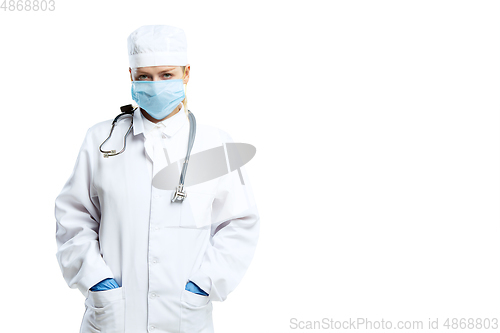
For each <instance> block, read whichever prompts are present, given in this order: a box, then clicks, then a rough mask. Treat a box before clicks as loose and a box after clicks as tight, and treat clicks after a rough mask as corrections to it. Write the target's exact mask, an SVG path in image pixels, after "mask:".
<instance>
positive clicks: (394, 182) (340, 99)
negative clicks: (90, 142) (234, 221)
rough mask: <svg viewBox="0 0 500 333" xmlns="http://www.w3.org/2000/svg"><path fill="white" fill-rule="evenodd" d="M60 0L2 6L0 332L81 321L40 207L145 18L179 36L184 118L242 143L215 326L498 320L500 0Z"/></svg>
mask: <svg viewBox="0 0 500 333" xmlns="http://www.w3.org/2000/svg"><path fill="white" fill-rule="evenodd" d="M7 6H8V3H7ZM55 8H56V9H55V10H54V11H52V12H49V11H46V12H42V11H38V12H34V11H30V12H27V11H17V10H14V11H10V10H9V9H8V8H7V10H4V9H1V10H0V29H1V32H0V59H1V65H2V66H1V68H2V70H1V74H2V78H3V79H2V80H1V83H0V88H1V89H0V95H1V96H2V114H3V115H2V119H3V130H2V131H1V138H2V152H3V158H2V160H3V163H2V164H3V168H2V170H3V172H2V192H3V193H4V194H3V195H2V200H1V205H2V214H3V219H2V220H3V227H4V229H3V232H2V235H3V237H2V238H3V240H2V242H1V245H0V250H1V254H2V263H3V267H4V269H3V270H2V274H1V275H0V282H1V283H2V286H3V290H4V298H3V299H4V302H5V303H6V304H7V311H3V312H2V318H1V319H2V325H4V327H11V328H14V327H16V328H17V329H18V330H20V331H23V332H34V331H40V330H45V329H47V328H50V331H51V332H54V333H56V332H61V333H63V332H64V333H67V332H77V331H78V329H79V327H80V323H81V320H82V317H83V312H84V297H83V296H82V294H81V293H80V292H79V291H78V290H76V289H70V288H68V286H67V285H66V283H65V281H64V279H63V277H62V274H61V272H60V270H59V266H58V264H57V260H56V257H55V252H56V242H55V217H54V201H55V198H56V196H57V195H58V193H59V192H60V191H61V189H62V187H63V185H64V183H65V182H66V180H67V179H68V177H69V176H70V174H71V172H72V169H73V166H74V163H75V161H76V157H77V154H78V150H79V148H80V145H81V143H82V141H83V138H84V136H85V133H86V131H87V129H88V128H89V127H91V126H92V125H94V124H95V123H97V122H100V121H103V120H106V119H110V118H114V117H115V116H116V115H117V114H119V112H120V110H119V106H121V105H124V104H128V103H131V102H132V100H131V97H130V78H129V73H128V58H127V48H126V39H127V37H128V35H129V34H130V33H131V32H132V31H133V30H135V29H136V28H138V27H139V26H141V25H145V24H169V25H174V26H179V27H181V28H183V29H184V30H185V32H186V35H187V39H188V58H189V62H190V65H191V80H190V82H189V84H188V88H187V96H188V99H189V108H190V110H192V111H193V113H194V114H195V115H196V117H197V121H198V122H199V123H206V124H210V125H213V126H217V127H219V128H221V129H224V130H226V131H227V132H228V133H230V134H231V135H232V136H233V138H234V140H235V141H237V142H247V143H251V144H253V145H254V146H255V147H256V148H257V154H256V156H255V157H254V159H253V160H252V161H251V162H250V163H248V164H247V170H248V172H249V175H250V177H251V180H252V185H253V188H254V192H255V196H256V200H257V203H258V206H259V211H260V214H261V236H260V239H259V246H258V249H257V252H256V254H255V257H254V261H253V263H252V265H251V267H250V269H249V270H248V273H247V274H246V276H245V278H244V279H243V281H242V282H241V284H240V285H239V286H238V288H237V289H236V290H235V291H234V292H233V293H232V294H231V295H230V296H229V297H228V299H227V300H226V301H225V302H222V303H216V304H214V324H215V329H216V332H217V333H235V332H237V333H246V332H252V333H255V332H259V333H260V332H262V333H285V332H306V331H307V332H313V331H314V332H323V331H328V329H325V328H321V329H320V328H318V329H315V330H313V329H306V328H305V326H306V325H307V322H308V321H322V320H323V319H324V318H327V319H328V320H329V319H334V320H339V321H349V320H357V318H365V319H366V320H369V321H372V322H379V323H380V322H381V321H382V320H384V321H386V322H387V321H391V322H392V323H393V325H396V323H397V321H399V320H403V321H422V322H423V324H424V329H421V330H418V331H419V332H423V331H427V328H428V327H427V325H428V320H429V318H431V320H435V319H439V325H442V324H443V323H444V321H445V320H446V319H447V318H458V319H461V318H467V319H468V318H474V319H475V318H499V317H500V315H499V313H500V302H499V298H500V284H499V283H498V281H499V280H500V264H499V259H500V258H499V257H500V251H499V250H500V245H499V244H500V242H499V235H500V234H499V232H500V220H499V217H500V216H499V215H500V214H499V212H500V211H499V199H500V198H499V197H500V187H499V185H500V179H499V167H500V159H499V157H500V156H499V144H500V140H499V139H500V131H499V125H500V122H499V120H500V119H499V118H500V114H499V111H500V109H499V108H500V98H499V97H500V96H499V95H500V90H499V89H500V80H499V76H500V62H499V60H498V59H500V21H499V19H498V18H499V15H500V3H499V2H498V1H473V0H470V1H456V0H454V1H437V0H433V1H428V0H419V1H401V0H393V1H386V0H383V1H326V0H324V1H315V0H311V1H300V2H299V1H270V0H267V1H262V0H255V1H246V2H239V1H182V2H181V1H95V0H93V1H92V0H91V1H85V2H82V1H62V0H55ZM103 139H104V138H103ZM117 181H120V180H119V179H117ZM5 296H6V297H5ZM27 317H29V318H27ZM292 322H295V323H296V324H295V325H294V324H293V323H292ZM375 325H377V324H376V323H375ZM299 327H302V329H301V328H299ZM361 328H363V327H361ZM440 328H442V329H443V331H444V328H443V327H442V326H440ZM359 331H365V330H363V329H360V330H359ZM366 331H371V330H366ZM377 331H384V330H383V329H378V330H377ZM387 331H389V330H387ZM406 331H412V330H411V329H407V330H406ZM415 331H416V330H415ZM434 331H436V330H434ZM440 331H441V330H440ZM470 331H474V329H471V330H470ZM488 331H492V329H490V330H488ZM132 333H135V332H132Z"/></svg>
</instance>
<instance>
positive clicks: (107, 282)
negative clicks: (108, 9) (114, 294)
mask: <svg viewBox="0 0 500 333" xmlns="http://www.w3.org/2000/svg"><path fill="white" fill-rule="evenodd" d="M114 288H120V286H119V285H118V283H117V282H116V281H115V279H113V278H107V279H104V280H102V281H101V282H99V283H97V284H96V285H94V286H93V287H92V288H90V291H103V290H109V289H114Z"/></svg>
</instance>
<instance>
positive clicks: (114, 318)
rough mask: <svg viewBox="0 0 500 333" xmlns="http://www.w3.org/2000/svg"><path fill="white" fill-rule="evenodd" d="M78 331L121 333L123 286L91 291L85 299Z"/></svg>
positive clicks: (123, 311) (123, 315) (122, 327)
mask: <svg viewBox="0 0 500 333" xmlns="http://www.w3.org/2000/svg"><path fill="white" fill-rule="evenodd" d="M85 305H86V306H87V310H86V312H85V315H84V318H83V322H82V329H81V331H80V332H82V333H89V332H92V333H94V332H100V333H123V332H124V331H125V294H124V292H123V287H119V288H114V289H109V290H103V291H91V290H89V295H88V297H87V299H86V300H85Z"/></svg>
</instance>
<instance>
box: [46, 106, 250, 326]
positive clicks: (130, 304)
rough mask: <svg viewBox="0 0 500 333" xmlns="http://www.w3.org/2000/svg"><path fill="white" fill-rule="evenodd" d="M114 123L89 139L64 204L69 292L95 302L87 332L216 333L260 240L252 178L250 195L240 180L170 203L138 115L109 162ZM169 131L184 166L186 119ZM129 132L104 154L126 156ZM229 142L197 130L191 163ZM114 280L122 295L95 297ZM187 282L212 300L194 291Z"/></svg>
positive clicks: (121, 128)
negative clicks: (156, 177) (215, 307)
mask: <svg viewBox="0 0 500 333" xmlns="http://www.w3.org/2000/svg"><path fill="white" fill-rule="evenodd" d="M111 121H112V119H110V120H107V121H103V122H100V123H98V124H96V125H94V126H92V127H91V128H90V129H89V130H88V131H87V134H86V136H85V140H84V141H83V143H82V145H81V147H80V152H79V154H78V158H77V160H76V163H75V167H74V170H73V172H72V174H71V176H70V177H69V179H68V181H67V182H66V183H65V185H64V187H63V189H62V191H61V193H60V194H59V195H58V197H57V198H56V201H55V217H56V241H57V252H56V257H57V260H58V263H59V266H60V268H61V271H62V274H63V277H64V279H65V281H66V283H67V284H68V286H69V287H70V288H78V289H79V290H80V292H81V293H82V294H83V295H84V296H85V297H86V299H85V309H86V310H85V313H84V317H83V320H82V322H81V330H80V332H81V333H88V332H102V333H104V332H108V333H109V332H116V333H118V332H119V333H123V332H127V333H136V332H154V333H156V332H169V333H173V332H176V333H177V332H183V333H196V332H202V333H211V332H213V324H212V302H213V301H224V300H225V299H226V298H227V296H228V295H229V294H230V293H231V292H232V291H233V290H234V289H235V288H236V286H237V285H238V283H239V282H240V281H241V279H242V278H243V275H244V274H245V272H246V270H247V268H248V266H249V265H250V262H251V260H252V257H253V253H254V250H255V247H256V243H257V239H258V233H259V224H260V222H259V214H258V211H257V207H256V205H255V201H254V199H253V192H252V189H251V185H250V181H249V179H248V175H247V173H246V169H245V167H244V166H243V167H241V169H240V170H241V173H242V176H243V180H244V185H243V184H242V182H241V181H240V178H239V175H238V172H237V171H234V172H232V173H228V174H226V175H224V176H222V177H219V178H217V179H214V180H211V181H207V182H205V183H201V184H198V185H194V186H188V187H186V192H187V193H188V197H187V198H186V199H185V200H184V202H183V203H180V202H177V203H171V202H170V199H171V197H172V194H173V189H172V190H159V189H157V188H155V187H153V186H152V176H153V161H154V160H156V157H154V151H153V149H154V146H155V145H153V144H152V142H151V141H152V140H153V139H151V137H152V136H150V135H149V133H147V132H145V131H146V130H147V129H151V127H150V125H151V124H148V123H147V122H146V121H145V119H144V117H143V116H142V115H141V114H140V111H139V110H137V111H136V112H135V113H134V126H133V127H134V128H133V135H132V133H131V134H130V135H129V136H128V138H127V146H126V150H125V152H123V153H122V154H120V155H118V156H113V157H109V158H104V157H103V155H102V153H100V152H99V145H100V144H101V143H102V141H104V139H105V138H106V137H107V136H108V134H109V129H110V126H111ZM163 123H164V125H165V127H161V132H162V133H163V134H165V136H166V137H165V138H162V141H163V144H164V146H165V149H166V152H167V155H168V159H169V161H170V162H169V163H177V161H183V160H184V157H185V155H186V152H187V144H188V135H189V120H188V119H187V117H186V115H185V113H184V110H181V111H179V113H178V114H176V115H174V116H173V117H171V118H169V119H167V120H165V121H163ZM128 126H129V122H127V121H125V120H122V121H120V122H119V123H118V125H117V126H116V128H115V130H114V132H113V136H112V137H111V138H110V139H109V140H108V142H106V144H105V145H104V146H103V149H105V150H107V149H116V148H114V147H122V144H123V134H124V133H125V132H126V131H127V129H128ZM160 126H161V125H160ZM147 137H148V138H147ZM225 142H232V139H231V137H230V136H229V135H228V134H227V133H226V132H224V131H222V130H220V129H218V128H215V127H212V126H207V125H203V124H200V123H199V122H197V130H196V139H195V142H194V145H193V148H192V152H191V154H192V155H194V154H196V153H198V152H201V151H205V150H207V149H211V148H214V147H218V146H221V145H223V144H224V143H225ZM108 144H109V145H108ZM188 174H189V170H188V173H187V176H188V177H189V175H188ZM195 220H196V223H195ZM200 221H201V222H203V223H199V222H200ZM219 226H223V227H222V228H219V229H218V228H217V227H219ZM105 278H114V279H115V280H116V281H117V283H118V285H120V288H115V289H111V290H107V291H97V292H92V291H89V288H90V287H92V286H93V285H95V284H96V283H98V282H100V281H101V280H103V279H105ZM188 280H191V281H193V282H194V283H196V284H197V285H198V286H199V287H200V288H201V289H202V290H205V291H206V292H207V293H208V294H209V296H202V295H197V294H194V293H192V292H189V291H186V290H185V289H184V287H185V285H186V283H187V281H188Z"/></svg>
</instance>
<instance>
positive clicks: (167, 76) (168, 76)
mask: <svg viewBox="0 0 500 333" xmlns="http://www.w3.org/2000/svg"><path fill="white" fill-rule="evenodd" d="M163 77H164V78H166V79H168V78H170V77H172V74H170V73H165V74H163Z"/></svg>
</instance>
